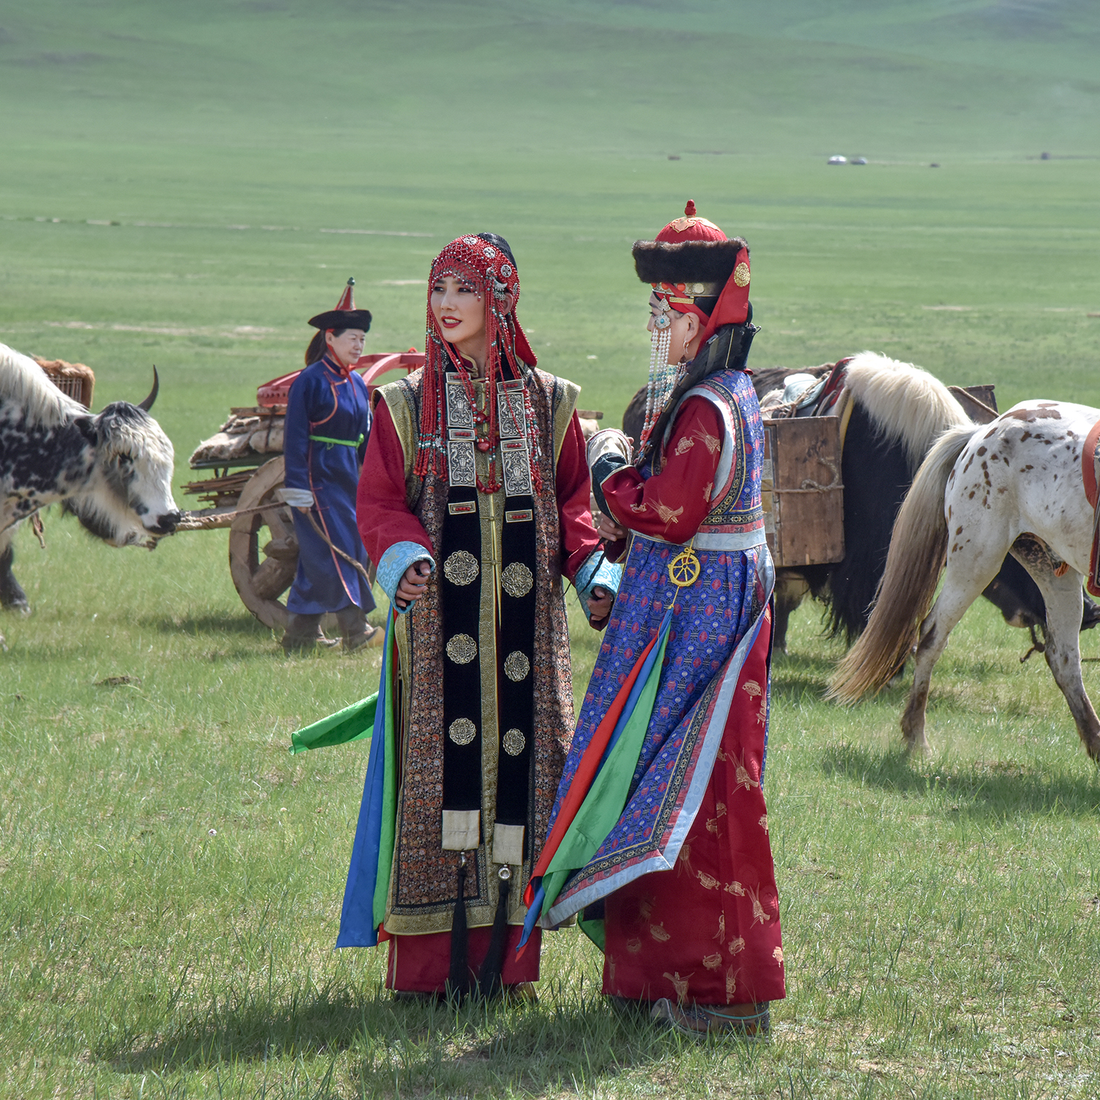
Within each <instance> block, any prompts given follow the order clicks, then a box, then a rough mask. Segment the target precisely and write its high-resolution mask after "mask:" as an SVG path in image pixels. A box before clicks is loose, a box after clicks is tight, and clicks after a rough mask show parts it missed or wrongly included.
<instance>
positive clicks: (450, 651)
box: [447, 634, 477, 665]
mask: <svg viewBox="0 0 1100 1100" xmlns="http://www.w3.org/2000/svg"><path fill="white" fill-rule="evenodd" d="M447 656H448V657H450V659H451V660H452V661H454V663H455V664H456V665H468V664H469V663H470V662H471V661H472V660H473V659H474V658H475V657H476V656H477V642H475V641H474V640H473V638H471V637H470V635H469V634H455V635H454V636H453V637H452V638H451V639H450V640H449V641H448V642H447Z"/></svg>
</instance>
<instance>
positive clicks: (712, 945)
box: [551, 375, 785, 1006]
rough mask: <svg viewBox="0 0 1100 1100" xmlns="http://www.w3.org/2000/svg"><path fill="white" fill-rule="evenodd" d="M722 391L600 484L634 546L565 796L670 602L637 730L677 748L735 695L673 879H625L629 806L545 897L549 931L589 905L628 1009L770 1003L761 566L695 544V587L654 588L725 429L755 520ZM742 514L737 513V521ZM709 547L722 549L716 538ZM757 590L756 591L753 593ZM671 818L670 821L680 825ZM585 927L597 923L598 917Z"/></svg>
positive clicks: (655, 780)
mask: <svg viewBox="0 0 1100 1100" xmlns="http://www.w3.org/2000/svg"><path fill="white" fill-rule="evenodd" d="M726 377H727V381H728V378H729V376H726ZM735 384H736V385H737V386H739V387H740V389H739V390H738V397H737V402H738V403H737V404H729V405H726V403H725V402H724V401H723V400H719V401H718V404H717V405H716V404H715V398H714V395H713V392H712V395H711V397H710V398H709V399H708V398H707V397H703V396H694V395H693V396H688V397H687V398H686V399H685V400H684V401H683V403H682V404H681V406H680V408H679V409H678V411H677V414H676V417H675V419H674V421H673V423H672V427H671V429H670V431H669V434H668V435H667V436H666V439H665V440H664V443H663V446H662V447H661V452H660V457H659V461H658V462H657V464H656V467H655V471H650V470H648V469H647V470H645V471H644V472H640V471H639V470H638V469H636V468H635V467H633V466H630V465H626V466H622V467H620V468H619V469H618V470H617V471H616V472H615V473H613V474H612V475H611V476H608V477H606V478H605V479H604V480H603V481H602V483H601V485H600V489H601V491H602V493H603V496H604V499H605V502H606V509H605V510H606V511H608V512H609V514H610V515H611V517H612V518H613V519H614V520H615V521H616V522H617V523H618V524H619V525H620V526H622V527H625V528H627V529H628V530H631V531H633V532H636V533H637V534H639V535H643V536H646V537H644V538H637V537H636V538H635V539H634V540H633V542H632V544H631V549H630V553H629V556H628V558H627V560H626V563H625V567H624V572H623V578H622V582H621V584H620V587H619V594H618V597H617V599H616V603H615V608H614V610H613V611H612V615H611V620H610V622H609V624H608V628H607V631H606V633H605V636H604V641H603V646H602V649H601V653H600V657H599V658H598V660H597V663H596V668H595V670H594V672H593V679H592V682H591V684H590V686H589V690H588V693H587V694H586V697H585V703H584V707H583V709H582V712H581V718H580V725H579V726H578V730H577V736H576V740H575V742H574V746H573V751H572V752H571V754H570V757H569V761H568V763H567V766H566V772H565V776H564V778H563V786H566V785H568V783H569V782H570V777H571V775H572V774H573V770H574V768H575V767H576V764H575V761H576V760H577V759H578V753H579V752H582V751H583V748H584V746H585V745H586V743H587V740H588V739H589V738H590V737H591V736H592V733H591V729H592V728H593V726H594V723H596V722H597V721H598V720H599V718H600V716H601V714H602V713H603V712H604V711H605V710H606V706H607V700H608V699H609V698H610V697H611V695H612V694H613V693H614V692H615V691H617V690H618V688H619V685H620V684H621V683H622V682H623V678H624V672H625V670H628V669H629V667H630V663H631V661H632V660H633V656H634V655H636V654H637V653H638V652H639V651H640V650H641V648H642V647H643V646H644V645H645V643H646V642H647V641H648V639H649V638H650V637H652V635H653V632H654V631H655V630H656V624H657V623H658V622H659V621H660V618H661V616H662V615H663V614H664V610H665V609H666V608H667V607H668V605H669V601H671V600H673V599H674V600H675V604H674V615H673V626H672V634H671V635H670V639H669V643H668V648H667V651H666V655H665V665H664V673H663V677H662V680H663V682H667V683H668V684H669V687H667V688H664V687H663V688H662V689H661V690H662V693H663V694H659V695H658V697H657V699H656V702H655V709H654V714H653V717H652V718H651V719H650V728H651V729H663V730H664V731H666V732H665V733H664V734H662V736H664V737H667V738H668V741H667V742H666V747H668V746H671V747H672V748H673V749H675V746H676V744H677V743H678V741H679V740H680V739H681V738H683V737H684V736H685V733H686V732H687V731H691V730H692V729H698V728H699V725H698V724H699V722H700V721H702V722H703V723H704V724H705V722H706V721H707V719H706V717H705V715H703V716H702V717H692V714H694V713H696V711H695V710H693V709H692V708H698V707H703V708H704V710H705V709H706V707H707V706H710V707H712V708H713V707H715V705H716V703H715V698H714V696H713V695H711V696H708V694H707V693H708V692H710V691H712V690H713V689H714V685H715V683H716V682H717V681H718V680H720V679H722V678H723V676H725V677H727V678H728V680H729V681H730V686H731V687H732V686H733V683H734V682H735V684H736V686H735V687H734V688H733V692H732V702H731V703H730V705H729V710H728V713H727V714H726V717H725V724H724V727H723V728H722V729H721V733H720V742H719V744H718V747H717V752H716V755H715V756H714V758H713V766H712V768H711V771H710V774H709V779H705V780H704V782H705V788H704V789H703V791H702V796H701V799H700V800H699V801H698V804H697V808H696V807H695V806H693V807H692V808H693V809H694V810H695V816H694V819H693V820H692V821H691V824H690V827H689V828H688V830H687V833H686V836H684V837H683V840H682V844H681V846H680V847H679V851H678V854H676V855H674V857H673V862H672V866H671V869H667V868H668V862H669V861H667V860H662V859H660V858H656V859H654V858H652V856H650V857H647V859H648V862H647V863H645V864H644V869H643V868H642V867H639V868H638V869H636V870H634V871H631V870H630V860H629V858H628V854H627V853H628V852H629V851H630V849H631V846H632V844H635V843H636V840H635V834H634V833H632V831H631V830H632V825H631V822H632V820H636V817H635V818H632V817H631V813H632V811H631V807H632V805H634V803H633V802H632V801H631V802H628V805H627V808H626V809H625V810H624V813H623V816H622V817H620V820H619V825H618V826H617V827H616V829H617V831H616V832H614V833H613V834H611V835H610V836H609V839H608V840H605V842H604V845H603V847H601V849H600V854H598V855H597V856H596V857H595V858H594V859H593V861H592V863H591V864H590V865H589V866H588V867H587V868H585V870H584V871H583V872H582V873H581V874H580V875H579V876H578V877H576V878H574V879H573V880H571V883H570V885H568V886H567V887H566V890H565V891H564V893H563V894H562V895H561V897H560V898H559V902H558V905H559V906H560V908H558V909H556V910H554V909H552V910H551V918H552V919H560V917H561V916H562V915H565V914H567V913H569V912H576V911H577V910H578V906H587V905H592V904H593V902H595V901H597V900H599V901H601V902H602V906H603V922H604V923H603V934H604V960H605V961H604V984H603V989H604V992H605V993H607V994H611V995H615V996H620V997H626V998H630V999H636V1000H643V1001H645V1000H649V1001H652V1000H656V999H658V998H660V997H669V998H671V999H672V1000H673V1001H680V1002H695V1003H698V1004H702V1005H713V1006H721V1005H729V1004H745V1003H752V1002H760V1001H771V1000H777V999H779V998H781V997H783V996H784V989H785V982H784V966H783V948H782V938H781V934H780V927H779V904H778V894H777V892H776V886H775V873H774V868H773V863H772V856H771V847H770V844H769V840H768V826H767V809H766V806H765V803H764V796H763V791H762V789H761V780H762V776H763V770H764V767H763V765H764V753H765V746H766V730H767V707H768V655H769V649H770V629H771V628H770V619H769V618H768V617H767V616H768V612H767V611H766V610H765V609H764V604H763V601H766V599H767V594H766V593H767V591H768V590H769V589H770V574H771V565H770V558H768V556H767V550H766V548H764V547H762V546H759V545H758V546H754V547H752V548H748V549H745V550H726V551H718V550H715V549H710V550H707V549H704V547H705V546H706V545H707V543H706V540H705V539H704V538H703V537H702V536H701V535H700V536H699V538H698V544H699V545H697V552H698V555H699V558H700V559H701V561H702V574H701V576H700V578H699V580H698V581H697V582H696V584H695V585H694V586H690V587H686V588H682V589H680V590H679V592H678V593H677V592H676V590H675V589H674V588H672V587H670V583H669V578H668V576H667V565H668V562H669V561H670V560H671V558H672V557H673V556H675V555H676V553H677V552H678V551H679V550H680V549H681V547H682V546H683V545H684V544H686V543H688V542H690V541H691V540H692V538H693V536H696V534H697V532H699V529H700V527H701V526H702V527H703V528H704V530H706V529H707V527H708V523H709V524H711V525H713V524H714V522H715V519H714V515H712V510H713V509H714V508H715V507H716V498H717V497H718V495H719V491H718V489H717V488H716V484H715V483H716V480H720V479H721V477H722V476H723V475H722V472H721V471H720V459H721V457H722V455H723V453H725V454H726V456H727V461H728V456H729V452H730V427H729V426H730V425H731V424H732V425H733V431H734V434H735V435H736V437H737V439H736V441H735V442H734V445H733V449H734V451H735V452H736V451H737V450H738V449H740V450H741V451H742V452H743V457H744V453H746V452H751V453H750V454H749V457H747V458H744V461H745V466H744V467H741V466H739V465H738V467H737V468H738V474H739V476H741V477H742V478H743V481H742V486H743V489H742V496H743V499H744V500H745V501H746V502H747V503H751V504H752V506H753V508H754V509H755V511H756V513H759V476H760V473H759V471H760V466H759V463H760V460H761V454H760V453H759V452H760V451H761V450H762V448H761V447H760V439H759V432H760V425H759V409H758V407H756V402H755V396H754V395H752V391H751V386H749V385H748V382H747V379H745V377H744V375H742V376H741V378H740V379H735ZM705 385H706V384H705V383H704V387H705ZM712 389H713V388H712ZM694 392H695V391H693V393H694ZM723 405H725V411H723V410H722V406H723ZM731 412H732V419H731V418H730V413H731ZM724 421H725V422H724ZM754 466H755V471H754V469H753V467H754ZM647 474H648V476H647ZM753 478H755V484H756V489H755V500H754V501H752V500H750V498H751V497H752V496H753V491H752V481H753ZM733 495H734V494H732V493H731V494H730V496H729V497H727V499H732V496H733ZM744 514H746V515H747V514H749V509H748V507H747V506H746V508H745V512H744ZM754 522H759V523H760V524H762V520H758V521H757V520H754ZM726 529H727V530H730V529H731V528H726ZM746 541H749V542H751V541H752V536H751V535H750V536H749V538H748V539H747V540H746ZM711 545H721V542H720V538H719V539H717V540H715V542H714V543H712V544H711ZM762 579H767V580H768V581H769V583H768V584H767V585H762V583H761V580H762ZM760 614H763V615H764V616H765V618H764V621H763V624H762V627H761V628H760V630H759V633H758V634H757V636H756V641H755V642H754V643H753V645H752V647H751V649H750V650H749V652H748V655H747V657H746V659H745V661H744V664H743V666H741V668H740V670H739V671H735V672H734V673H732V674H731V673H729V669H730V668H731V667H732V666H730V665H729V664H728V663H727V662H728V661H729V660H730V658H729V653H730V652H731V650H732V648H733V646H734V644H735V643H736V638H737V634H738V631H740V630H742V629H745V625H746V624H747V623H748V622H750V621H751V620H753V619H755V617H756V616H757V615H760ZM700 692H701V693H702V695H700V694H699V693H700ZM693 693H694V694H693ZM700 698H702V700H703V701H702V702H699V701H698V700H699V699H700ZM708 698H709V700H710V701H709V703H708V702H707V700H708ZM692 700H695V702H692ZM712 713H713V711H712ZM647 751H656V750H647ZM655 761H658V758H657V757H653V756H649V757H645V756H643V758H642V759H641V760H640V761H639V763H638V765H637V771H636V772H635V777H634V781H633V782H634V786H633V788H632V789H633V790H635V791H636V792H638V791H643V790H644V789H645V788H646V787H647V786H648V788H649V789H650V790H653V791H657V792H659V791H660V790H661V789H663V788H662V783H663V782H664V780H663V779H662V776H663V775H671V774H673V773H672V772H660V771H657V772H655V771H654V767H655ZM658 762H659V761H658ZM686 766H688V765H687V764H684V763H681V764H678V765H677V768H682V767H686ZM692 766H693V765H692ZM674 770H675V769H674ZM559 797H560V795H559ZM634 797H635V796H634V795H632V796H631V798H632V799H633V798H634ZM652 797H653V798H657V799H658V800H659V799H660V798H661V797H665V796H661V795H660V794H659V793H657V794H654V795H653V796H652ZM677 812H680V813H681V816H682V812H683V811H677ZM672 820H673V821H675V816H674V818H673V819H672ZM681 827H682V826H681ZM668 828H670V829H672V828H673V825H671V824H670V825H669V826H668ZM654 868H657V869H654ZM647 872H648V873H647ZM631 874H633V875H634V877H631ZM570 892H572V893H573V897H572V900H570V898H569V895H570ZM561 898H565V899H566V900H565V903H564V904H562V902H561ZM555 912H557V913H558V916H557V917H555V916H554V913H555ZM587 916H588V917H589V919H597V918H598V916H599V910H598V908H597V909H593V910H589V911H588V913H587Z"/></svg>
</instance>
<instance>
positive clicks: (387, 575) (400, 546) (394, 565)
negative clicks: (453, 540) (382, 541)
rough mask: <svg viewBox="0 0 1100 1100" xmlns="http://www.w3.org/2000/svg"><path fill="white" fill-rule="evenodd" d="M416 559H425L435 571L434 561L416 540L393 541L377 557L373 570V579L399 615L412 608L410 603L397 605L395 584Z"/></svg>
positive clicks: (396, 584)
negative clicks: (374, 569) (405, 605)
mask: <svg viewBox="0 0 1100 1100" xmlns="http://www.w3.org/2000/svg"><path fill="white" fill-rule="evenodd" d="M418 561H426V562H428V563H429V564H430V565H431V567H432V572H433V573H434V572H435V562H434V560H433V559H432V556H431V554H429V553H428V551H427V550H425V549H424V547H423V546H421V545H420V543H418V542H395V543H394V544H393V545H392V546H391V547H390V548H389V549H388V550H387V551H386V552H385V553H384V554H383V555H382V557H381V558H379V559H378V566H377V568H376V572H375V580H376V581H377V582H378V586H379V587H380V588H381V589H382V591H383V592H385V593H386V599H388V600H389V601H390V607H392V608H393V609H394V611H396V612H397V613H398V614H399V615H404V614H406V613H407V612H409V611H411V610H412V604H409V606H408V607H398V606H397V586H398V585H399V584H400V583H401V578H402V577H403V576H404V575H405V570H407V569H408V568H409V566H410V565H413V564H414V563H415V562H418Z"/></svg>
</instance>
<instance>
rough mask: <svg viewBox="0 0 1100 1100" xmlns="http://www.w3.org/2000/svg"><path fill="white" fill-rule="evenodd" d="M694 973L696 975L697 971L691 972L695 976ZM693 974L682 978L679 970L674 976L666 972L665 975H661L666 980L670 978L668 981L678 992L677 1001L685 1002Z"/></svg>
mask: <svg viewBox="0 0 1100 1100" xmlns="http://www.w3.org/2000/svg"><path fill="white" fill-rule="evenodd" d="M694 973H695V971H694V970H693V971H692V972H691V974H694ZM691 974H687V975H685V976H684V977H683V978H681V977H680V971H679V970H677V971H676V972H675V973H674V974H670V973H669V972H668V971H667V970H666V971H665V972H664V974H663V975H661V976H662V977H664V978H668V980H669V981H670V982H672V988H673V989H675V990H676V1000H678V1001H684V1000H686V999H687V995H688V980H689V979H690V978H691Z"/></svg>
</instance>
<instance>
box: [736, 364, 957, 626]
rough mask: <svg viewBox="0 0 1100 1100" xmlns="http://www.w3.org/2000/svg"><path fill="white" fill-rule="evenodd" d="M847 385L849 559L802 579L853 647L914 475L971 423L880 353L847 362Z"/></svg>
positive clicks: (947, 397)
mask: <svg viewBox="0 0 1100 1100" xmlns="http://www.w3.org/2000/svg"><path fill="white" fill-rule="evenodd" d="M754 382H755V379H754ZM844 385H845V391H846V393H847V394H848V396H849V397H850V399H851V415H850V416H849V417H848V418H847V428H846V431H845V435H844V451H843V454H842V456H841V471H842V474H843V477H844V557H843V558H842V559H841V560H840V561H839V562H836V563H835V564H833V565H827V566H819V567H809V569H807V570H804V572H805V574H806V576H807V579H808V580H809V582H810V585H811V587H812V589H813V594H814V596H816V597H817V598H818V599H821V600H823V601H824V602H825V603H826V605H827V606H828V617H829V629H830V630H831V632H832V634H833V635H834V636H836V635H839V634H843V635H844V636H845V637H846V639H847V641H848V644H849V645H852V644H853V643H854V642H855V640H856V639H857V638H858V637H859V636H860V634H862V633H863V631H864V629H865V628H866V626H867V618H868V616H869V615H870V613H871V604H872V602H873V601H874V598H875V592H876V590H877V588H878V584H879V581H880V579H881V578H882V571H883V568H884V567H885V565H886V554H887V551H888V550H889V548H890V532H891V530H892V528H893V526H894V520H895V519H896V518H897V514H898V509H899V508H900V507H901V502H902V500H903V499H904V497H905V494H906V492H907V491H908V489H909V486H910V485H912V483H913V476H914V474H916V472H917V468H918V467H919V466H920V464H921V462H922V461H924V456H925V455H926V454H927V453H928V451H929V450H930V449H931V447H932V444H933V443H935V441H936V440H937V439H938V438H939V436H940V435H941V434H942V433H943V432H944V431H946V430H947V429H948V428H954V427H957V426H960V425H962V424H969V423H970V421H969V420H968V419H967V417H966V413H965V412H964V411H963V409H962V407H961V406H960V405H959V403H958V402H957V401H956V400H955V398H954V396H953V395H952V393H951V391H950V390H949V389H948V388H947V387H946V386H945V385H944V384H943V383H942V382H940V381H939V380H938V379H936V378H934V377H933V376H932V375H931V374H929V373H928V371H925V370H921V369H920V368H919V367H914V366H912V365H910V364H909V363H899V362H898V361H897V360H894V359H888V358H887V357H886V356H884V355H878V354H876V353H875V352H870V351H864V352H861V353H860V354H859V355H856V356H854V357H853V358H852V359H851V360H850V361H849V363H848V365H847V367H846V368H845V375H844ZM815 569H816V573H815V572H812V570H815Z"/></svg>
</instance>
